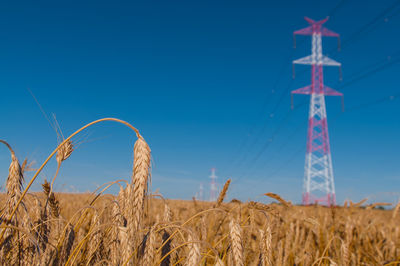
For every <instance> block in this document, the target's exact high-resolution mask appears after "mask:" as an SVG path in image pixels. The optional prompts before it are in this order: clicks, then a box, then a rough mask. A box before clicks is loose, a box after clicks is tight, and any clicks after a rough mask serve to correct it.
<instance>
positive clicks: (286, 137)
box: [0, 0, 400, 202]
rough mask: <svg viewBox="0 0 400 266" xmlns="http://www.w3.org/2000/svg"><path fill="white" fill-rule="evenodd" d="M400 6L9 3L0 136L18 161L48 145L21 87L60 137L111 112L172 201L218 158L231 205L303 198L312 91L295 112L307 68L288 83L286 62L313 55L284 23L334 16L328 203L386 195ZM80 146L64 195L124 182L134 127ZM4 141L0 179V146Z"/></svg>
mask: <svg viewBox="0 0 400 266" xmlns="http://www.w3.org/2000/svg"><path fill="white" fill-rule="evenodd" d="M395 2H396V1H394V0H382V1H379V2H378V1H372V0H369V1H356V0H344V1H341V0H335V1H317V0H315V1H289V0H286V1H285V0H284V1H275V2H274V3H272V2H271V1H204V0H202V1H64V2H60V1H47V2H44V1H37V2H35V3H32V2H26V3H22V2H18V3H15V4H13V3H10V2H9V3H5V2H3V3H2V4H1V8H0V88H1V92H2V93H1V97H0V111H1V114H2V115H1V116H0V125H1V127H0V128H1V134H0V137H1V138H2V139H5V140H7V141H8V142H10V144H11V145H12V146H13V147H14V148H15V150H16V152H17V155H18V156H19V158H20V160H21V161H22V160H23V159H24V157H28V158H29V159H30V160H35V161H36V162H37V163H38V164H39V163H41V162H42V161H43V160H44V159H45V157H46V156H47V155H48V154H49V153H50V152H51V151H52V149H54V148H55V147H56V144H57V139H56V134H55V132H54V130H53V129H52V128H51V127H50V125H49V123H48V122H47V121H46V119H45V118H44V116H43V115H42V114H41V112H40V110H39V108H38V106H37V104H36V103H35V101H34V99H33V98H32V96H31V95H30V93H29V92H28V90H27V88H30V89H31V90H32V92H33V93H34V94H35V95H36V97H37V99H38V101H39V102H40V104H41V105H42V106H43V109H44V110H45V112H46V113H47V114H49V115H50V114H51V113H54V114H56V116H57V119H58V121H59V123H60V125H61V127H62V129H63V133H64V134H65V135H68V134H70V133H72V132H73V131H74V130H75V129H77V128H79V127H80V126H82V125H84V124H85V123H87V122H90V121H92V120H95V119H98V118H102V117H110V116H111V117H118V118H121V119H124V120H127V121H129V122H131V123H132V124H133V125H134V126H136V127H137V128H139V130H140V131H141V133H142V135H143V136H144V137H145V139H146V140H147V141H148V143H149V145H150V147H151V149H152V155H153V159H154V161H153V182H152V189H153V190H155V189H160V192H161V193H162V194H163V195H165V196H166V197H168V198H184V199H190V198H191V197H192V196H193V195H194V194H195V193H196V192H197V190H198V187H199V184H200V183H203V184H204V187H205V189H206V191H205V193H206V195H207V189H208V182H209V178H208V176H209V175H210V168H211V167H216V168H217V175H218V176H219V179H218V181H219V182H220V183H223V182H224V181H225V180H226V179H227V178H228V177H230V178H232V179H233V182H232V187H231V191H230V193H229V198H239V199H242V200H247V199H256V200H263V201H267V199H264V198H263V196H260V195H262V193H265V192H275V193H278V194H280V195H282V196H283V197H284V198H287V199H289V200H292V201H294V202H299V201H300V199H301V189H302V180H303V165H304V153H305V141H306V123H307V113H308V105H307V104H303V105H301V104H302V103H304V102H307V101H308V98H307V97H306V96H296V97H295V104H296V105H298V104H300V106H299V107H298V108H296V109H295V110H290V94H289V91H290V90H293V89H296V88H298V87H302V86H305V85H307V84H308V83H309V82H310V81H309V80H310V72H309V68H307V67H298V68H297V69H296V70H297V77H296V79H295V80H292V73H291V61H292V60H293V59H297V58H300V57H303V56H306V55H308V54H309V53H310V39H309V38H308V37H298V39H297V43H298V45H297V49H296V50H293V40H292V32H293V31H294V30H297V29H300V28H303V27H305V26H307V23H306V21H304V19H303V17H304V16H309V17H311V18H314V19H322V18H324V17H325V16H327V15H330V16H331V17H330V20H329V21H328V22H327V24H326V26H327V27H328V28H330V29H332V30H334V31H335V32H338V33H339V34H341V39H342V49H341V51H340V52H337V50H336V49H335V48H336V40H333V39H330V38H325V39H324V40H323V41H324V42H323V44H324V52H325V53H327V54H329V56H330V57H332V58H334V59H335V60H337V61H340V62H341V63H342V64H343V81H342V82H341V83H340V82H339V81H338V71H337V69H325V73H326V76H325V83H326V84H327V85H329V86H331V87H333V88H335V89H338V90H340V91H342V92H343V93H344V94H345V104H346V112H345V113H341V107H340V99H337V98H334V97H332V98H329V99H327V105H328V124H329V129H330V137H331V145H332V157H333V164H334V174H335V181H336V191H337V198H338V201H339V202H343V200H344V199H345V198H351V199H353V200H359V199H362V198H364V197H367V196H369V197H370V198H371V200H396V199H397V198H398V194H397V193H398V192H399V191H400V164H399V153H398V151H399V148H400V139H399V136H400V118H399V115H400V100H399V98H398V97H395V98H394V99H392V100H388V99H389V98H388V97H389V96H391V95H398V94H399V92H400V81H399V78H398V77H399V73H400V64H396V61H395V60H398V59H399V58H400V56H399V55H400V52H399V51H400V39H399V25H400V4H398V5H396V6H392V5H394V3H395ZM397 2H398V1H397ZM390 6H392V7H391V8H389V9H388V12H386V13H385V10H386V9H387V8H388V7H390ZM380 14H382V15H380ZM374 18H377V19H376V20H374ZM372 22H373V23H372ZM396 53H397V54H396ZM377 62H381V65H382V66H383V69H382V70H381V71H378V72H376V71H374V69H375V68H379V67H380V66H381V65H376V63H377ZM391 62H392V63H393V64H392V65H390V67H387V64H388V63H391ZM369 71H371V73H369ZM358 77H360V78H358ZM381 99H383V101H382V102H380V100H381ZM377 102H379V103H377ZM81 140H83V143H82V144H81V145H79V146H78V147H77V150H76V151H75V152H74V153H73V154H72V156H71V158H70V159H68V161H66V162H65V164H64V166H63V168H62V170H61V173H60V176H59V178H58V180H57V185H56V187H57V188H58V190H68V191H75V190H78V191H87V190H94V189H95V188H96V185H98V184H103V183H105V182H107V181H111V180H116V179H119V178H130V175H131V168H132V149H133V143H134V141H135V137H134V136H133V135H132V134H131V133H130V132H129V130H128V129H126V128H124V127H122V126H120V125H117V124H112V123H108V124H104V125H102V126H96V127H93V128H91V129H89V130H88V131H87V133H86V134H85V135H83V136H82V137H81V139H78V140H77V142H79V141H81ZM1 150H2V151H1V152H0V174H1V179H0V180H1V183H2V184H3V183H4V182H5V179H6V176H7V170H8V164H9V155H8V153H7V151H6V150H5V149H4V148H1ZM54 167H55V162H52V164H50V165H49V167H47V168H45V170H44V171H43V174H42V175H41V176H40V178H39V180H38V181H39V182H37V183H36V184H35V185H34V189H39V183H40V182H41V181H42V180H43V179H44V178H51V177H52V175H53V173H54ZM30 176H31V174H28V176H27V179H29V177H30Z"/></svg>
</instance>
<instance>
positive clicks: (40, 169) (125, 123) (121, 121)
mask: <svg viewBox="0 0 400 266" xmlns="http://www.w3.org/2000/svg"><path fill="white" fill-rule="evenodd" d="M105 121H114V122H117V123H120V124H123V125H125V126H127V127H129V128H130V129H132V130H133V131H134V132H135V133H136V136H137V137H139V136H140V134H139V130H137V129H136V128H135V127H133V126H132V125H131V124H129V123H128V122H126V121H123V120H120V119H117V118H102V119H98V120H96V121H93V122H91V123H89V124H86V125H85V126H83V127H81V128H80V129H78V130H77V131H75V132H74V133H72V134H71V135H70V136H69V137H68V138H66V139H65V140H64V141H62V142H61V143H60V144H59V145H58V146H57V148H56V149H55V150H54V151H53V152H52V153H51V154H50V155H49V156H48V157H47V159H46V160H45V161H44V162H43V164H42V165H41V166H40V167H39V169H38V170H37V171H36V173H35V174H34V175H33V177H32V178H31V180H30V181H29V183H28V184H27V186H26V188H25V189H24V191H23V192H22V194H21V196H20V197H19V199H18V202H17V203H16V205H15V206H14V209H13V210H12V211H11V213H10V215H9V219H12V217H13V216H14V214H15V212H16V211H17V209H18V206H19V205H20V204H21V201H22V200H23V198H24V197H25V195H26V193H27V192H28V190H29V189H30V187H31V186H32V184H33V182H34V181H35V180H36V178H37V177H38V175H39V173H40V172H41V171H42V170H43V168H44V167H45V166H46V165H47V163H48V162H49V161H50V159H51V158H53V156H54V155H55V154H56V152H57V151H58V150H59V149H61V147H62V146H64V145H65V143H67V142H68V141H70V140H71V138H73V137H74V136H75V135H77V134H79V133H80V132H82V131H83V130H85V129H86V128H88V127H90V126H92V125H95V124H98V123H101V122H105ZM4 233H5V229H3V230H2V232H1V233H0V241H2V240H3V237H4Z"/></svg>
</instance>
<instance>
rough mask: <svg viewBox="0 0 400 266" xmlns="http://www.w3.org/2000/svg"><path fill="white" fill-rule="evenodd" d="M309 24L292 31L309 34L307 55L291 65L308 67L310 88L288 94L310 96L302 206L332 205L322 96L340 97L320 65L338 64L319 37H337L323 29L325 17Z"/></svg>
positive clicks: (333, 194) (329, 165) (329, 152)
mask: <svg viewBox="0 0 400 266" xmlns="http://www.w3.org/2000/svg"><path fill="white" fill-rule="evenodd" d="M305 20H307V22H308V23H309V24H310V26H308V27H307V28H304V29H301V30H298V31H295V32H294V35H311V37H312V49H311V52H312V53H311V55H310V56H306V57H303V58H300V59H297V60H294V61H293V64H302V65H311V85H309V86H306V87H304V88H301V89H297V90H294V91H292V94H308V95H311V102H310V111H309V120H308V132H307V151H306V162H305V167H304V170H305V173H304V185H303V186H304V187H303V204H304V205H308V204H314V203H318V204H323V205H327V206H331V205H335V203H336V198H335V185H334V181H333V169H332V157H331V151H330V146H329V135H328V123H327V117H326V108H325V96H326V95H327V96H342V95H343V94H342V93H340V92H338V91H335V90H333V89H331V88H329V87H327V86H325V85H324V75H323V66H338V67H340V66H341V64H340V63H338V62H336V61H334V60H332V59H330V58H328V57H326V56H324V55H322V41H321V39H322V38H321V37H322V36H330V37H338V38H339V34H337V33H335V32H333V31H330V30H328V29H327V28H325V27H323V26H322V24H324V23H325V22H326V21H327V20H328V18H326V19H323V20H321V21H314V20H312V19H310V18H307V17H306V18H305Z"/></svg>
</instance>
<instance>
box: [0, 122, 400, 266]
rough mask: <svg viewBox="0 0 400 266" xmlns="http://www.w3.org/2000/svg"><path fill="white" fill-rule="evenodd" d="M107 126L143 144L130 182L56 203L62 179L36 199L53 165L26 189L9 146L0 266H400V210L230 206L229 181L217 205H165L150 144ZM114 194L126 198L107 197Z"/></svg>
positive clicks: (60, 152) (63, 156) (0, 198)
mask: <svg viewBox="0 0 400 266" xmlns="http://www.w3.org/2000/svg"><path fill="white" fill-rule="evenodd" d="M108 120H112V121H115V122H120V123H123V124H125V125H127V126H128V127H130V128H131V129H133V130H134V131H135V133H136V135H137V137H138V140H137V141H136V143H135V146H134V163H133V173H132V179H131V180H125V181H121V180H119V181H112V180H110V181H111V182H110V183H107V184H105V185H103V186H102V187H100V188H99V189H98V190H97V191H95V192H93V193H92V194H66V193H55V192H54V191H53V190H52V186H53V183H54V181H55V179H56V177H57V174H58V170H57V172H56V173H55V176H54V178H53V179H52V180H49V181H45V182H44V183H43V184H42V187H43V191H41V192H30V191H29V188H30V185H31V184H32V183H33V182H35V179H36V177H37V176H38V175H39V173H40V171H41V169H42V168H43V167H44V166H45V164H46V162H45V163H44V164H43V165H41V166H40V167H39V168H38V169H37V170H35V171H36V172H35V174H34V175H33V177H32V179H31V180H30V181H29V182H28V180H26V181H24V172H25V171H27V168H28V165H27V163H26V162H24V163H22V164H20V162H19V161H18V159H17V157H16V155H15V153H14V151H13V150H12V147H11V146H10V145H9V144H8V143H6V142H5V141H1V142H2V144H5V145H6V146H7V147H8V148H9V151H10V153H11V165H10V168H9V176H8V178H7V182H6V193H4V194H1V195H0V203H1V206H2V209H1V213H0V214H1V224H0V226H1V228H0V263H1V264H2V265H398V264H399V260H400V228H399V219H400V218H399V214H398V209H399V205H397V206H395V208H393V209H391V210H380V209H376V207H378V206H382V205H385V204H384V203H376V204H372V205H368V206H366V205H365V201H361V202H359V203H352V202H347V203H346V204H345V205H344V206H335V207H323V206H316V205H315V206H295V205H293V204H292V203H290V202H287V201H285V200H284V199H282V198H281V197H280V196H279V195H276V194H273V193H269V191H265V192H266V195H265V196H266V197H270V198H273V199H274V201H275V203H272V204H263V203H259V202H240V201H239V200H232V201H230V202H226V201H225V195H226V193H227V191H229V183H230V181H229V180H228V181H227V183H226V184H225V186H224V188H223V189H222V191H221V192H220V195H219V197H218V199H217V201H215V202H200V201H196V200H195V199H193V200H192V201H183V200H169V199H164V198H163V197H162V195H161V194H160V193H159V192H151V190H150V189H149V188H148V187H149V181H150V180H149V179H150V158H151V155H150V148H149V146H148V145H147V143H146V141H145V140H144V138H143V137H142V136H141V135H140V134H139V132H138V131H137V130H136V129H135V128H133V127H132V126H131V125H129V124H128V123H126V122H124V121H120V120H117V119H108ZM99 121H100V122H102V121H105V120H99ZM96 123H97V122H96ZM91 124H94V122H93V123H91ZM91 124H89V126H90V125H91ZM86 127H87V126H85V127H83V128H82V129H81V130H83V129H84V128H86ZM77 132H78V133H79V132H80V131H79V130H78V131H77ZM74 134H75V133H74ZM74 134H72V135H71V136H70V137H68V138H66V139H64V140H63V141H62V142H61V143H60V145H59V146H58V147H57V148H56V149H55V150H54V152H53V153H52V154H51V156H49V159H50V158H51V157H52V156H53V155H55V157H56V158H55V159H56V160H57V163H58V166H59V167H58V169H60V167H61V165H62V163H63V161H65V160H67V159H68V157H69V156H71V154H73V152H74V150H73V144H72V142H71V140H70V139H71V137H72V136H73V135H74ZM112 185H113V186H119V193H118V195H111V194H107V193H108V192H107V189H108V188H109V187H110V186H112Z"/></svg>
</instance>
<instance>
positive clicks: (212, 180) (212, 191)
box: [210, 168, 218, 201]
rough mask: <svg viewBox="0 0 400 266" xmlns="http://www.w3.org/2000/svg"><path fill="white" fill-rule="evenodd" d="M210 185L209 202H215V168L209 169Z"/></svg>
mask: <svg viewBox="0 0 400 266" xmlns="http://www.w3.org/2000/svg"><path fill="white" fill-rule="evenodd" d="M210 178H211V183H210V201H216V200H217V193H218V191H217V190H218V188H217V176H216V175H215V168H211V175H210Z"/></svg>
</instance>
